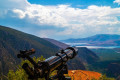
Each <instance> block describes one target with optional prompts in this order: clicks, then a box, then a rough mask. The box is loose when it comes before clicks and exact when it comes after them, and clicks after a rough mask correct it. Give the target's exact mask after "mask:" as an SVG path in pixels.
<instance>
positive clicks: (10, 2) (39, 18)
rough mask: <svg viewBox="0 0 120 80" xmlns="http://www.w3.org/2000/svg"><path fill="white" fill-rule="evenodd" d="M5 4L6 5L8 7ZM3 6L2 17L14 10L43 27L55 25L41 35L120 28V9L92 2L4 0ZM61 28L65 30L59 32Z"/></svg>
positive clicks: (95, 31)
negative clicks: (83, 4)
mask: <svg viewBox="0 0 120 80" xmlns="http://www.w3.org/2000/svg"><path fill="white" fill-rule="evenodd" d="M119 2H120V1H119V0H115V1H114V3H119ZM1 4H2V5H1ZM3 4H7V6H5V5H3ZM0 6H1V9H2V10H0V11H1V12H0V15H1V17H3V16H6V15H8V14H9V13H8V12H9V11H12V14H14V15H11V17H14V18H17V19H20V20H26V21H27V22H28V23H30V24H35V25H39V26H40V27H42V26H43V27H45V26H47V25H48V26H54V27H56V28H54V29H53V30H48V29H46V30H43V31H42V30H40V31H38V35H40V36H41V37H44V36H45V37H50V36H52V35H53V36H70V35H71V36H72V37H80V36H82V37H84V36H89V35H93V34H98V33H115V34H119V30H120V27H118V26H119V25H120V21H119V19H118V17H119V16H120V8H111V7H110V6H96V5H90V6H88V8H86V9H80V8H74V7H71V6H70V5H63V4H61V5H55V6H54V5H49V6H43V5H38V4H30V3H29V2H28V1H27V0H7V1H5V0H3V1H2V3H0ZM23 25H24V24H23ZM44 25H45V26H44ZM34 27H35V26H34ZM52 28H53V27H51V29H52ZM59 29H63V30H60V31H58V30H59ZM39 33H40V34H39ZM41 33H42V34H41ZM49 33H51V34H49ZM55 33H56V34H55ZM74 35H75V36H74Z"/></svg>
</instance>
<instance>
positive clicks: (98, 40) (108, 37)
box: [61, 34, 120, 46]
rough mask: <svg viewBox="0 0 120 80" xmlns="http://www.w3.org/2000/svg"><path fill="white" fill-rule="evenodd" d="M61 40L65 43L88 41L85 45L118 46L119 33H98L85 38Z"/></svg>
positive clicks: (119, 40)
mask: <svg viewBox="0 0 120 80" xmlns="http://www.w3.org/2000/svg"><path fill="white" fill-rule="evenodd" d="M61 41H62V42H65V43H88V44H85V45H96V46H119V45H120V35H116V34H98V35H95V36H91V37H87V38H79V39H67V40H61Z"/></svg>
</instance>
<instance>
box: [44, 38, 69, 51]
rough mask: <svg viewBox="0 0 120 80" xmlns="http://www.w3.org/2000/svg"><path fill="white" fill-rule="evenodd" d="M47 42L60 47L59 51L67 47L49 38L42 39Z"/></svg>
mask: <svg viewBox="0 0 120 80" xmlns="http://www.w3.org/2000/svg"><path fill="white" fill-rule="evenodd" d="M43 39H45V40H47V41H49V42H51V43H52V44H54V45H56V46H58V47H60V48H61V49H66V48H67V47H68V46H69V45H67V44H65V43H62V42H60V41H57V40H54V39H50V38H43Z"/></svg>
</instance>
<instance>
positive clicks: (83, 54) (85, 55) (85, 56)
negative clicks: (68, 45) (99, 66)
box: [78, 47, 99, 64]
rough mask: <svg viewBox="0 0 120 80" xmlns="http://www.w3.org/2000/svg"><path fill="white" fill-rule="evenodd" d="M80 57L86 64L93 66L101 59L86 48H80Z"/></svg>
mask: <svg viewBox="0 0 120 80" xmlns="http://www.w3.org/2000/svg"><path fill="white" fill-rule="evenodd" d="M78 57H79V58H80V60H81V61H82V62H83V63H85V64H86V63H87V64H91V63H94V62H96V61H98V60H99V57H98V56H97V55H96V54H95V53H94V52H93V51H91V50H89V49H88V48H86V47H80V48H78Z"/></svg>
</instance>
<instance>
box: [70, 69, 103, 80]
mask: <svg viewBox="0 0 120 80" xmlns="http://www.w3.org/2000/svg"><path fill="white" fill-rule="evenodd" d="M68 75H69V76H71V78H72V80H92V79H95V80H98V79H99V78H100V77H101V74H100V73H98V72H92V71H84V70H69V73H68Z"/></svg>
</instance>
